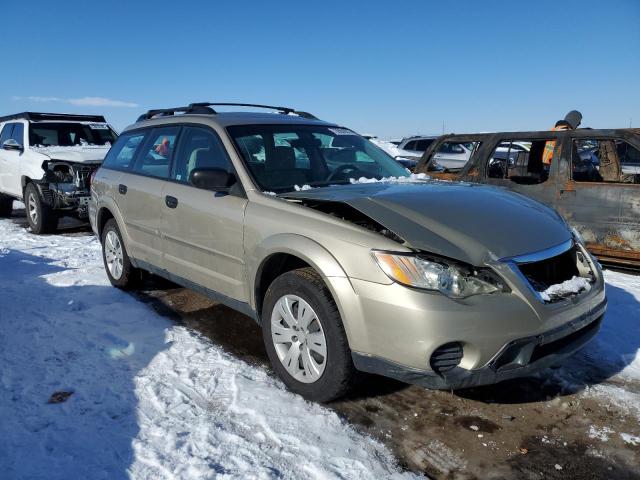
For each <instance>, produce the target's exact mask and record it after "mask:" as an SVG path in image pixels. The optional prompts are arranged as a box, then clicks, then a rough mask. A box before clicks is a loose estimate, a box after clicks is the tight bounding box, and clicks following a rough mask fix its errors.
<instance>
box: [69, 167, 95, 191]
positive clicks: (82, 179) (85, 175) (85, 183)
mask: <svg viewBox="0 0 640 480" xmlns="http://www.w3.org/2000/svg"><path fill="white" fill-rule="evenodd" d="M98 167H99V165H74V167H73V168H74V171H75V175H76V186H77V187H78V188H83V189H84V188H89V176H90V175H91V174H92V173H93V172H94V171H95V170H97V169H98Z"/></svg>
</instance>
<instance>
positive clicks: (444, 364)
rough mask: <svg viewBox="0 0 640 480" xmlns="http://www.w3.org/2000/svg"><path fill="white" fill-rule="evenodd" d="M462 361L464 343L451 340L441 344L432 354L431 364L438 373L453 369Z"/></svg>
mask: <svg viewBox="0 0 640 480" xmlns="http://www.w3.org/2000/svg"><path fill="white" fill-rule="evenodd" d="M461 361H462V343H460V342H451V343H445V344H444V345H440V346H439V347H438V348H436V349H435V350H434V351H433V353H432V354H431V358H430V359H429V365H430V366H431V369H432V370H433V371H434V372H436V373H437V374H438V375H442V374H443V373H446V372H448V371H449V370H453V369H454V368H455V367H457V366H458V365H459V364H460V362H461Z"/></svg>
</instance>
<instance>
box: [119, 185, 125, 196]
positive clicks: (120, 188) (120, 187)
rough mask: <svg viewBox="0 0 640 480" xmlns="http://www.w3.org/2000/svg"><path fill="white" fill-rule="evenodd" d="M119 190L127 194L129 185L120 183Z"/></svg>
mask: <svg viewBox="0 0 640 480" xmlns="http://www.w3.org/2000/svg"><path fill="white" fill-rule="evenodd" d="M118 192H120V193H121V194H122V195H126V194H127V186H126V185H123V184H120V185H118Z"/></svg>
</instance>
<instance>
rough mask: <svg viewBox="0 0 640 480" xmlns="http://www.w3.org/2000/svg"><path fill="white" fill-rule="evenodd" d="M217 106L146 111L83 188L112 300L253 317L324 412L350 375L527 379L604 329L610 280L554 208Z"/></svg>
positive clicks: (328, 134) (299, 387)
mask: <svg viewBox="0 0 640 480" xmlns="http://www.w3.org/2000/svg"><path fill="white" fill-rule="evenodd" d="M215 105H218V104H191V105H189V106H188V107H182V108H176V109H166V110H153V111H149V112H147V114H145V115H143V116H142V117H141V118H140V119H139V121H138V122H137V123H136V124H134V125H132V126H130V127H128V128H127V129H126V130H125V132H124V133H123V134H122V135H121V136H120V138H119V139H118V141H117V142H116V143H115V145H114V146H113V147H112V148H111V150H110V151H109V153H108V155H107V157H106V159H105V161H104V164H103V165H102V167H101V168H100V170H99V171H98V172H97V174H96V176H95V178H94V179H93V182H92V187H91V188H92V202H91V204H90V220H91V224H92V227H93V229H94V231H95V232H96V233H97V234H98V235H99V237H100V239H101V242H102V248H103V254H104V263H105V268H106V272H107V275H108V277H109V279H110V281H111V283H112V284H113V285H115V286H117V287H120V288H132V287H133V286H134V285H135V284H136V281H137V280H138V278H139V275H140V271H141V270H146V271H150V272H153V273H155V274H157V275H160V276H163V277H166V278H168V279H170V280H172V281H174V282H177V283H178V284H181V285H184V286H186V287H188V288H192V289H194V290H197V291H199V292H202V293H204V294H206V295H208V296H210V297H212V298H214V299H216V300H218V301H220V302H222V303H224V304H227V305H229V306H231V307H233V308H236V309H238V310H240V311H242V312H245V313H246V314H248V315H250V316H252V317H253V318H255V319H256V321H258V322H259V323H260V325H261V326H262V330H263V335H264V342H265V345H266V348H267V352H268V355H269V358H270V360H271V362H272V365H273V368H274V369H275V371H276V372H277V374H278V375H279V376H280V377H281V378H282V380H283V381H284V383H285V384H286V385H287V386H288V387H289V388H290V389H291V390H293V391H295V392H298V393H300V394H302V395H304V396H305V397H307V398H309V399H313V400H318V401H328V400H331V399H334V398H336V397H338V396H340V395H343V394H344V393H345V392H346V390H347V389H348V387H349V385H350V384H351V383H352V379H353V377H354V375H356V373H357V371H366V372H374V373H378V374H382V375H387V376H390V377H395V378H397V379H401V380H403V381H407V382H411V383H417V384H421V385H424V386H427V387H431V388H461V387H468V386H473V385H481V384H488V383H494V382H499V381H501V380H504V379H509V378H514V377H519V376H523V375H528V374H530V373H531V372H534V371H537V370H539V369H541V368H543V367H546V366H549V365H551V364H555V363H558V362H559V361H560V360H562V359H563V358H565V357H566V356H568V355H569V354H571V353H573V352H574V351H576V350H577V349H578V348H580V347H581V346H582V345H584V344H585V343H586V342H587V341H588V340H589V339H590V338H592V337H593V336H594V335H595V334H596V332H597V331H598V328H599V326H600V322H601V319H602V317H603V315H604V312H605V308H606V298H605V291H604V282H603V278H602V273H601V271H600V268H599V265H598V264H597V262H596V261H595V260H594V259H593V258H592V257H591V255H590V254H589V253H588V252H587V251H586V250H585V248H584V246H583V244H582V242H581V240H580V239H579V238H578V236H577V235H576V234H574V233H573V232H572V231H571V230H570V229H569V228H568V227H567V225H566V223H565V222H564V220H563V219H562V218H561V217H560V216H559V215H558V214H557V213H555V212H554V211H553V210H551V209H549V208H547V207H545V206H544V205H542V204H540V203H538V202H536V201H533V200H530V199H527V198H525V197H523V196H521V195H518V194H515V193H512V192H509V191H506V190H501V189H497V188H494V187H488V186H483V185H471V184H465V183H451V182H436V181H429V180H424V179H422V178H416V177H415V176H410V175H409V174H408V173H407V171H406V170H405V169H404V168H402V167H401V166H400V165H399V164H398V163H396V162H395V161H394V160H393V159H392V158H391V157H389V156H388V155H387V154H385V153H384V152H382V151H381V150H380V149H378V148H377V147H376V146H375V145H373V144H372V143H370V142H369V141H367V140H365V139H363V138H362V137H360V136H359V135H357V134H356V133H354V132H353V131H351V130H349V129H347V128H344V127H340V126H338V125H334V124H331V123H327V122H324V121H320V120H317V119H316V118H315V117H313V116H312V115H310V114H307V113H304V112H295V111H294V110H292V109H287V108H276V107H269V108H272V109H273V110H274V112H273V113H271V112H266V113H254V112H235V113H232V112H227V113H218V112H216V111H214V110H213V108H212V107H213V106H215ZM227 105H228V104H227ZM252 107H257V106H256V105H252Z"/></svg>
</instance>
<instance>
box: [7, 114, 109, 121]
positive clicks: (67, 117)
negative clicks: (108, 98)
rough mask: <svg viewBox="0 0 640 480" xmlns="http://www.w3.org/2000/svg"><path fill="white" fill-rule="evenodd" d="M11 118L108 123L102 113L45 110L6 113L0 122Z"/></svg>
mask: <svg viewBox="0 0 640 480" xmlns="http://www.w3.org/2000/svg"><path fill="white" fill-rule="evenodd" d="M9 120H29V121H42V120H50V121H55V120H63V121H67V122H101V123H103V122H104V123H106V120H105V118H104V116H102V115H78V114H76V113H43V112H20V113H14V114H13V115H5V116H3V117H0V123H3V122H7V121H9Z"/></svg>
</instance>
